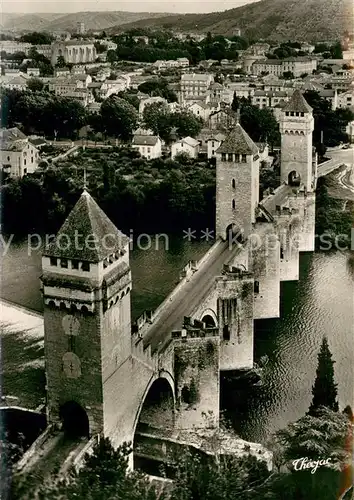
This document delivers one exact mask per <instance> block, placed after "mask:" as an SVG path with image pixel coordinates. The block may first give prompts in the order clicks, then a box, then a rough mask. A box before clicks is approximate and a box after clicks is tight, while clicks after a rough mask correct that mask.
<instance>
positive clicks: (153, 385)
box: [133, 370, 176, 436]
mask: <svg viewBox="0 0 354 500" xmlns="http://www.w3.org/2000/svg"><path fill="white" fill-rule="evenodd" d="M169 391H170V394H171V395H172V401H173V408H174V405H175V401H176V397H175V388H174V379H173V377H172V375H171V374H170V373H169V372H168V371H166V370H161V371H160V373H159V374H158V375H153V376H152V377H151V379H150V381H149V383H148V384H147V386H146V389H145V392H144V394H143V396H142V398H141V401H140V404H139V407H138V410H137V412H136V415H135V420H134V426H133V436H134V435H135V432H136V429H137V427H138V424H139V420H140V418H141V416H142V412H143V410H144V405H145V404H146V403H148V404H149V402H150V401H151V400H150V397H152V399H153V398H154V396H156V395H157V394H158V393H159V394H160V395H161V396H162V395H163V394H166V393H168V392H169Z"/></svg>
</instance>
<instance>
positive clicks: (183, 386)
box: [174, 329, 220, 429]
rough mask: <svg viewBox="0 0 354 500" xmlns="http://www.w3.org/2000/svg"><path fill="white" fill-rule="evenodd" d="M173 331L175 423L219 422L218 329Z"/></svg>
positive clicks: (181, 425) (185, 425)
mask: <svg viewBox="0 0 354 500" xmlns="http://www.w3.org/2000/svg"><path fill="white" fill-rule="evenodd" d="M183 333H184V334H185V336H182V332H179V333H178V332H176V333H175V334H174V337H175V344H174V373H175V390H176V420H175V422H176V427H177V428H179V429H192V428H194V427H196V428H203V427H207V426H209V425H213V426H218V424H219V411H220V409H219V400H220V387H219V385H220V366H219V334H218V330H217V329H211V330H209V331H208V330H205V331H203V330H201V331H198V330H196V331H195V332H193V331H192V332H191V331H185V330H184V332H183Z"/></svg>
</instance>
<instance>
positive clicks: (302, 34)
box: [109, 0, 353, 42]
mask: <svg viewBox="0 0 354 500" xmlns="http://www.w3.org/2000/svg"><path fill="white" fill-rule="evenodd" d="M352 19H353V7H352V3H351V0H260V1H256V2H252V3H249V4H246V5H242V6H241V7H235V8H233V9H228V10H226V11H222V12H221V11H220V12H212V13H210V14H173V15H169V16H164V17H159V18H158V19H146V18H145V19H143V20H140V21H137V22H133V23H129V24H125V25H124V30H127V29H131V28H167V29H176V30H180V31H186V32H188V31H189V32H195V33H207V32H208V31H211V32H212V33H213V34H220V35H226V36H231V35H233V34H234V32H235V29H236V28H241V30H242V34H243V35H245V36H247V37H249V38H253V39H269V40H274V41H286V40H289V39H291V40H304V41H314V42H315V41H322V40H325V39H333V40H334V39H338V38H340V37H341V36H342V34H343V32H344V31H345V30H348V31H350V32H352V31H353V22H352ZM122 28H123V27H122V26H121V27H119V26H114V27H112V28H110V29H109V32H112V33H114V32H115V31H122Z"/></svg>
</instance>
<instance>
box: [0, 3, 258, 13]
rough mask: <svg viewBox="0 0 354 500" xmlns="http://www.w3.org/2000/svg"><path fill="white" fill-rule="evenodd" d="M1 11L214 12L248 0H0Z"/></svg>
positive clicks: (237, 5) (236, 5)
mask: <svg viewBox="0 0 354 500" xmlns="http://www.w3.org/2000/svg"><path fill="white" fill-rule="evenodd" d="M0 1H1V10H2V12H14V13H22V14H27V13H35V12H39V13H64V14H65V13H72V12H80V11H109V10H116V11H119V10H124V11H129V12H173V13H176V12H182V13H185V12H214V11H222V10H227V9H232V8H234V7H239V6H240V5H244V4H246V3H249V2H250V1H252V0H171V1H166V0H118V1H112V0H71V1H68V0H0Z"/></svg>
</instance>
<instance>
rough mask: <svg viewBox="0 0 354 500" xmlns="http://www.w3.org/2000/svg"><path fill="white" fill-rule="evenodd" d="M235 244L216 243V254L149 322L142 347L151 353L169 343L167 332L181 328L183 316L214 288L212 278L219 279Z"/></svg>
mask: <svg viewBox="0 0 354 500" xmlns="http://www.w3.org/2000/svg"><path fill="white" fill-rule="evenodd" d="M239 251H240V250H239V248H238V247H237V246H236V245H235V246H234V248H232V249H229V242H228V241H226V242H222V241H220V243H219V246H218V249H217V252H216V253H214V255H213V257H212V258H211V259H210V261H207V262H206V263H205V265H202V267H201V268H200V269H198V271H196V272H195V273H194V274H193V275H192V276H191V278H190V281H189V282H188V283H186V284H185V286H184V287H183V288H182V289H181V290H180V291H179V292H178V293H176V295H175V296H174V297H173V298H172V300H171V302H170V303H169V304H167V305H166V308H165V309H164V310H163V312H162V313H161V314H160V315H159V316H158V317H157V318H156V320H155V321H154V322H153V323H152V325H151V326H150V328H149V329H148V331H147V333H146V334H145V335H144V346H146V347H147V346H148V345H151V351H152V352H155V351H156V350H159V349H161V348H163V346H164V345H165V344H166V343H167V342H168V341H169V338H170V333H171V331H173V330H178V329H180V328H182V326H183V318H184V316H190V315H191V314H192V312H193V310H194V309H195V308H196V307H197V306H198V304H200V302H201V301H202V300H203V298H204V297H206V296H207V295H208V294H209V292H210V290H211V288H212V287H213V285H214V281H215V276H220V275H221V271H222V268H223V265H224V264H227V263H228V262H230V260H231V259H232V258H233V257H234V256H235V255H236V254H237V253H238V252H239Z"/></svg>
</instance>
